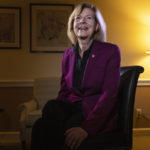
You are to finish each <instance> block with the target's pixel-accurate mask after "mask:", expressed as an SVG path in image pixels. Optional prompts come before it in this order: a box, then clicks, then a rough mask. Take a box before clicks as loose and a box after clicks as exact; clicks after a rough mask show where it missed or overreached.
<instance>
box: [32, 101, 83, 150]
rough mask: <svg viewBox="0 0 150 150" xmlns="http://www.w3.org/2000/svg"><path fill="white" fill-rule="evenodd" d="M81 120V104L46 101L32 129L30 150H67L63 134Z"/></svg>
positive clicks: (77, 124)
mask: <svg viewBox="0 0 150 150" xmlns="http://www.w3.org/2000/svg"><path fill="white" fill-rule="evenodd" d="M83 120H84V117H83V114H82V110H81V102H75V103H69V102H64V101H57V100H50V101H48V102H47V104H46V105H45V106H44V108H43V111H42V117H41V118H40V119H38V120H37V121H36V122H35V124H34V126H33V128H32V138H31V150H67V149H68V150H69V148H67V146H66V145H65V136H64V133H65V131H66V130H67V129H69V128H71V127H77V126H80V125H81V123H82V121H83Z"/></svg>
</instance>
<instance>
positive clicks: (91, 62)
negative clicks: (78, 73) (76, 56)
mask: <svg viewBox="0 0 150 150" xmlns="http://www.w3.org/2000/svg"><path fill="white" fill-rule="evenodd" d="M99 51H100V49H99V48H98V50H97V42H96V41H95V42H94V44H93V47H92V50H91V52H90V55H89V58H88V60H87V63H86V66H85V70H84V74H83V80H82V85H81V87H82V88H84V86H85V87H86V84H87V83H88V82H87V81H88V80H90V77H89V74H90V72H91V68H92V67H93V66H95V63H96V62H97V59H98V57H97V53H99Z"/></svg>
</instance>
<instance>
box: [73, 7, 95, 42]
mask: <svg viewBox="0 0 150 150" xmlns="http://www.w3.org/2000/svg"><path fill="white" fill-rule="evenodd" d="M97 29H98V24H97V23H96V21H95V15H94V12H93V11H92V9H90V8H84V9H83V11H82V12H81V13H80V14H79V15H78V16H75V18H74V24H73V30H74V33H75V35H76V37H77V39H92V38H93V33H94V32H95V31H96V30H97Z"/></svg>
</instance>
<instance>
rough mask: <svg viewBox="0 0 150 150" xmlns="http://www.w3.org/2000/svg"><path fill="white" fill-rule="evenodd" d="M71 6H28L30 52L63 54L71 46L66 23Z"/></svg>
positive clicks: (72, 6)
mask: <svg viewBox="0 0 150 150" xmlns="http://www.w3.org/2000/svg"><path fill="white" fill-rule="evenodd" d="M73 8H74V5H73V4H30V52H32V53H34V52H35V53H45V52H46V53H63V52H64V50H65V49H67V48H69V47H70V46H71V42H70V41H69V39H68V37H67V22H68V18H69V16H70V14H71V12H72V10H73Z"/></svg>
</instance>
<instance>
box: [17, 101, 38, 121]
mask: <svg viewBox="0 0 150 150" xmlns="http://www.w3.org/2000/svg"><path fill="white" fill-rule="evenodd" d="M36 109H38V104H37V102H36V100H35V99H32V100H30V101H28V102H25V103H23V104H21V105H19V113H20V120H19V121H20V122H25V121H27V114H28V113H29V112H31V111H33V110H36Z"/></svg>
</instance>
